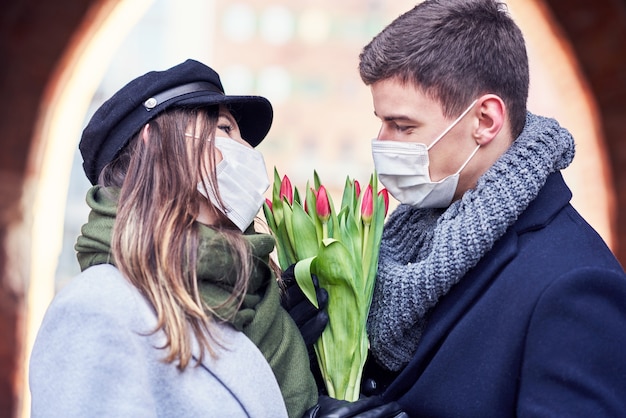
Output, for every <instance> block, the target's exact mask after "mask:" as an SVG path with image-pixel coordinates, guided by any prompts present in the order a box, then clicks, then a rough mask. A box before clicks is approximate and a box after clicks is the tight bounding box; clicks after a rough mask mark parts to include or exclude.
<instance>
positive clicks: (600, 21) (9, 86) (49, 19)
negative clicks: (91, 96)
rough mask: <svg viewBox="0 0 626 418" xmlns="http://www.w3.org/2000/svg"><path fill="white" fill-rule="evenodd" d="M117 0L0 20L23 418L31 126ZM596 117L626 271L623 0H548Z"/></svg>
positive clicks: (10, 409) (13, 309)
mask: <svg viewBox="0 0 626 418" xmlns="http://www.w3.org/2000/svg"><path fill="white" fill-rule="evenodd" d="M117 1H118V0H57V1H55V2H50V1H45V0H31V1H28V2H24V1H13V2H10V4H8V5H3V12H2V15H1V16H0V62H1V63H2V64H1V65H0V92H1V94H2V96H1V97H0V144H1V146H2V151H1V152H0V243H1V244H0V411H2V413H3V416H7V417H13V416H18V414H19V412H20V411H19V405H20V399H19V397H20V392H21V387H22V385H23V384H25V382H22V381H21V380H20V379H21V376H20V375H19V370H20V369H19V368H20V362H21V361H22V359H21V358H20V355H21V352H22V348H23V347H22V344H23V333H24V330H23V325H24V324H23V320H24V310H25V306H24V304H25V302H24V300H25V293H26V289H27V286H28V281H29V271H28V266H29V265H30V262H31V259H34V260H36V258H37V255H36V254H29V253H28V249H29V246H28V242H27V240H28V236H29V235H30V228H31V225H32V220H31V214H30V212H29V207H30V204H31V203H32V190H31V189H32V184H33V183H34V182H35V181H36V178H34V174H35V173H32V172H29V167H30V166H29V164H31V163H32V162H33V160H32V159H33V156H32V155H31V152H32V150H34V149H37V147H36V144H35V143H34V141H36V140H37V138H34V129H35V126H36V125H37V118H38V116H39V110H40V106H41V104H42V103H45V101H46V97H45V94H46V91H47V90H46V89H47V86H49V85H50V83H53V82H54V80H52V77H53V76H54V74H55V70H56V68H57V66H59V65H60V60H61V59H62V57H63V56H64V53H65V51H66V49H67V47H68V45H71V44H72V42H73V39H74V37H76V36H81V32H80V29H81V28H83V29H84V28H85V27H86V25H87V26H88V25H89V23H90V22H91V21H93V19H95V16H97V15H98V12H99V11H101V10H102V9H106V8H109V7H111V6H112V5H113V4H115V3H116V2H117ZM545 2H546V4H547V6H548V7H549V8H550V10H551V12H552V14H553V15H554V16H555V17H556V19H557V21H558V24H559V25H560V26H561V29H562V33H564V34H565V36H566V37H567V38H568V40H569V42H570V43H571V45H572V47H573V49H574V51H575V53H576V55H577V58H578V61H579V64H580V66H581V69H582V71H583V73H584V76H585V77H586V79H587V82H588V83H589V86H590V88H591V90H592V93H593V95H594V96H595V100H596V103H597V106H598V109H599V112H600V118H601V124H602V127H603V130H604V137H605V140H606V146H607V148H608V150H607V154H608V156H609V159H610V163H611V166H612V175H613V179H612V181H613V184H614V187H615V196H616V204H617V214H616V215H617V218H616V225H615V231H614V232H615V236H616V241H617V243H616V246H615V252H616V255H617V257H618V258H619V259H620V261H621V262H622V264H623V265H626V219H625V218H626V143H625V142H624V141H623V140H622V138H624V137H626V124H625V123H624V120H626V55H624V53H623V51H626V0H594V1H591V0H570V1H567V2H566V1H562V0H546V1H545Z"/></svg>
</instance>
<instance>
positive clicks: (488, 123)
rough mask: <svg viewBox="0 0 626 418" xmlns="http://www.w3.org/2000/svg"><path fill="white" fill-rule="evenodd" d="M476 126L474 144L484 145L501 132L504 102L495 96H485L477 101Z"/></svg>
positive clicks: (503, 119)
mask: <svg viewBox="0 0 626 418" xmlns="http://www.w3.org/2000/svg"><path fill="white" fill-rule="evenodd" d="M478 107H479V109H478V111H479V115H478V126H477V128H476V129H475V131H474V136H475V139H476V143H477V144H480V145H486V144H488V143H489V142H491V141H492V140H493V139H494V138H495V137H496V136H497V135H498V134H499V133H500V132H501V131H502V128H503V126H504V125H505V121H506V106H505V105H504V101H503V100H502V99H501V98H500V97H499V96H496V95H495V94H485V95H484V96H482V97H481V98H479V99H478Z"/></svg>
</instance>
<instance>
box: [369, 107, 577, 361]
mask: <svg viewBox="0 0 626 418" xmlns="http://www.w3.org/2000/svg"><path fill="white" fill-rule="evenodd" d="M573 158H574V140H573V138H572V136H571V135H570V133H569V132H568V131H567V130H565V129H564V128H562V127H561V126H559V124H558V123H557V122H556V121H555V120H554V119H548V118H543V117H539V116H535V115H533V114H531V113H528V116H527V118H526V125H525V127H524V130H523V132H522V134H521V135H520V136H519V137H518V138H517V139H516V140H515V141H514V142H513V144H512V145H511V147H510V148H509V149H508V150H507V152H505V153H504V154H503V155H502V156H501V157H500V158H499V159H498V161H496V163H495V164H494V165H493V166H492V167H491V168H490V169H489V170H488V171H487V172H486V173H485V174H484V175H482V176H481V177H480V179H479V180H478V183H477V185H476V188H474V189H471V190H469V191H467V192H466V193H465V194H464V195H463V197H462V199H460V200H458V201H456V202H454V203H453V204H452V205H450V207H448V208H447V209H445V210H444V209H417V208H414V207H411V206H408V205H400V206H399V207H398V208H397V209H396V210H395V211H394V212H393V213H392V214H391V215H390V216H389V219H388V221H387V223H386V224H385V229H384V232H383V237H382V243H381V247H380V256H379V264H378V277H377V281H376V287H375V290H374V299H373V302H372V307H371V310H370V315H369V320H368V332H369V337H370V348H371V351H372V353H373V355H374V357H375V358H376V359H377V361H378V362H379V363H380V364H381V365H382V366H384V367H386V368H387V369H389V370H393V371H397V370H400V369H401V368H403V367H404V366H405V365H406V364H407V363H408V362H409V361H410V359H411V357H412V356H413V354H414V353H415V350H416V349H417V345H418V343H419V340H420V338H421V335H422V331H423V329H424V326H425V325H426V315H427V313H428V311H429V310H430V309H431V308H433V307H434V306H435V305H436V304H437V302H438V301H439V299H440V298H441V297H442V296H444V295H445V294H446V293H448V291H449V290H450V288H451V287H452V286H454V285H455V284H456V283H458V282H459V281H460V280H461V279H462V278H463V276H464V275H465V273H467V271H468V270H470V269H471V268H472V267H474V266H475V265H476V264H477V263H478V261H479V260H480V259H481V258H482V257H483V256H484V255H485V254H486V253H487V252H488V251H489V250H490V249H491V248H492V246H493V244H494V243H495V242H496V241H497V240H498V239H499V238H500V237H502V235H504V233H505V232H506V230H507V229H508V228H509V227H510V226H511V225H513V223H515V221H516V220H517V218H518V217H519V215H520V214H521V213H522V212H524V210H525V209H526V207H527V206H528V205H529V203H530V202H532V201H533V200H534V199H535V198H536V197H537V194H538V193H539V191H540V189H541V188H542V187H543V185H544V184H545V182H546V179H547V177H548V176H549V175H550V174H551V173H553V172H555V171H558V170H562V169H564V168H565V167H567V166H568V165H569V164H570V163H571V161H572V159H573Z"/></svg>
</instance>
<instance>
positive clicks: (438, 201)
mask: <svg viewBox="0 0 626 418" xmlns="http://www.w3.org/2000/svg"><path fill="white" fill-rule="evenodd" d="M475 104H476V100H474V102H472V104H471V105H470V106H469V107H468V108H467V109H466V110H465V111H464V112H463V113H461V115H460V116H459V117H458V118H457V119H456V120H455V121H454V122H452V124H451V125H450V126H448V128H446V130H445V131H443V133H441V135H439V136H438V137H437V138H436V139H435V140H434V141H433V142H432V144H430V145H429V146H426V145H424V144H420V143H417V142H397V141H384V140H383V141H379V140H376V139H374V140H372V156H373V158H374V167H375V168H376V172H377V173H378V177H379V179H380V182H381V183H382V184H383V185H384V186H385V187H386V188H387V190H389V193H391V195H392V196H393V197H395V198H396V199H397V200H398V201H399V202H401V203H404V204H407V205H411V206H415V207H418V208H445V207H448V206H450V203H452V199H453V198H454V193H455V192H456V188H457V185H458V183H459V174H460V173H461V171H463V169H464V168H465V166H466V165H467V164H468V163H469V162H470V160H471V159H472V157H474V155H475V154H476V152H477V151H478V149H479V148H480V144H479V145H478V146H477V147H476V148H475V149H474V151H473V152H472V154H471V155H470V156H469V158H468V159H467V160H465V162H464V163H463V165H462V166H461V168H459V170H458V171H457V172H456V173H454V174H451V175H449V176H447V177H445V178H443V179H441V180H440V181H437V182H433V181H432V180H431V179H430V171H429V158H428V150H429V149H430V148H432V147H433V146H434V145H435V144H436V143H437V142H439V140H441V138H443V137H444V136H445V135H446V134H447V133H448V132H450V130H451V129H452V128H454V127H455V126H456V125H457V124H458V123H459V121H460V120H461V119H463V117H464V116H465V115H466V114H467V113H468V112H469V111H470V110H471V109H472V107H473V106H474V105H475Z"/></svg>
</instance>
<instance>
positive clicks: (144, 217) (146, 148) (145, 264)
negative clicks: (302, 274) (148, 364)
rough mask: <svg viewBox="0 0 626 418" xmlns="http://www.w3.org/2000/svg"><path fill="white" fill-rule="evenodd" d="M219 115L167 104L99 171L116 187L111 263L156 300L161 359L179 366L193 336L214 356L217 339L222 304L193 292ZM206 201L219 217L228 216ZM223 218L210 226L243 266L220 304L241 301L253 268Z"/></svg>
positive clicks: (185, 360)
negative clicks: (202, 184) (202, 190)
mask: <svg viewBox="0 0 626 418" xmlns="http://www.w3.org/2000/svg"><path fill="white" fill-rule="evenodd" d="M217 118H218V108H217V107H211V108H200V109H182V108H181V109H172V110H168V111H166V112H164V113H162V114H160V115H159V116H157V117H156V118H155V119H153V120H152V121H150V122H149V124H148V131H147V132H148V138H147V140H144V138H143V136H142V133H141V132H140V133H139V134H138V135H137V136H136V137H135V138H134V139H133V140H132V141H131V143H130V144H129V145H128V146H127V147H126V148H125V149H124V150H123V151H122V152H121V154H120V155H119V156H118V157H117V158H116V159H115V160H114V161H113V162H111V163H110V164H109V165H108V166H106V167H105V168H104V169H103V171H102V173H101V175H100V184H101V185H103V186H112V187H116V188H119V189H120V194H119V201H118V208H117V217H116V220H115V225H114V228H113V234H112V243H111V251H112V255H113V259H114V260H115V264H116V266H117V267H118V268H119V269H120V271H121V272H122V274H124V276H125V277H127V278H128V280H129V281H130V282H131V283H132V284H133V285H134V286H135V287H137V288H138V289H139V290H140V292H141V293H142V294H144V295H145V296H146V298H147V299H148V300H149V301H150V302H151V304H152V305H153V307H154V309H155V311H156V314H157V318H158V323H157V326H156V329H155V330H154V332H156V331H158V330H163V332H164V333H165V336H166V343H165V345H164V347H163V348H167V349H168V350H169V351H168V354H167V356H166V358H165V361H167V362H173V361H176V360H178V367H179V368H180V369H184V368H186V367H187V365H188V364H189V362H190V359H191V356H192V354H191V347H192V334H193V336H195V338H196V340H197V342H198V343H199V344H200V347H201V348H205V349H207V350H208V352H209V353H210V354H211V355H214V354H215V351H214V350H213V349H212V348H211V343H212V342H215V343H219V339H218V337H219V336H218V335H217V334H216V333H215V332H214V327H213V322H212V321H213V320H214V315H211V312H213V310H214V309H216V308H219V306H217V307H216V306H208V305H206V304H205V303H204V302H203V301H202V299H201V296H200V292H199V290H198V283H197V275H196V263H197V250H198V246H199V233H198V225H197V224H196V222H195V220H196V218H197V216H198V212H199V199H204V197H202V196H201V195H200V194H199V193H198V191H197V184H198V181H199V179H200V178H207V179H209V181H208V183H209V184H207V185H206V186H207V187H210V188H211V189H212V190H218V189H217V179H216V173H215V163H214V161H215V147H214V141H212V140H208V141H207V140H206V139H212V138H213V137H214V132H215V127H216V124H217ZM142 131H143V130H142ZM190 133H191V135H190ZM207 155H208V156H209V158H206V156H207ZM203 174H205V175H203ZM217 195H218V196H219V193H217ZM209 206H210V210H211V211H212V212H213V215H214V216H215V217H216V218H217V219H222V220H225V219H226V218H225V217H224V215H223V214H222V212H220V211H219V210H218V208H216V207H214V206H213V205H209ZM224 223H225V221H224ZM220 224H221V223H220V222H218V225H212V227H213V228H214V229H218V230H219V231H220V233H221V236H223V237H224V238H226V240H227V242H228V243H229V244H230V248H231V252H232V256H233V259H234V260H235V262H236V263H237V262H238V264H239V266H240V268H239V269H237V277H236V284H235V286H234V291H233V292H232V294H231V296H230V298H229V299H228V300H227V301H225V302H224V303H223V304H224V305H225V304H231V303H232V302H233V301H235V302H236V303H237V306H240V304H241V303H242V300H243V299H242V296H243V295H244V294H245V292H246V290H247V285H248V279H249V276H250V271H251V269H252V267H251V263H252V261H251V257H250V251H249V249H248V246H247V245H246V242H245V241H244V240H243V239H242V238H241V234H240V233H238V232H237V233H235V232H232V230H231V229H228V228H220ZM220 306H221V305H220ZM235 312H236V310H235ZM203 351H204V350H201V351H200V358H199V359H198V361H201V360H202V353H203Z"/></svg>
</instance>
